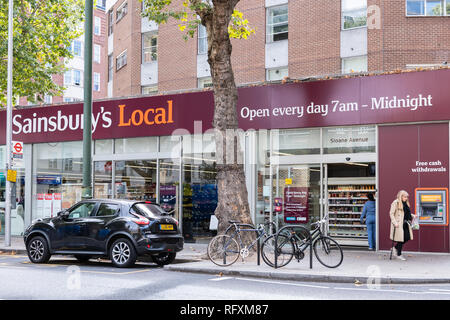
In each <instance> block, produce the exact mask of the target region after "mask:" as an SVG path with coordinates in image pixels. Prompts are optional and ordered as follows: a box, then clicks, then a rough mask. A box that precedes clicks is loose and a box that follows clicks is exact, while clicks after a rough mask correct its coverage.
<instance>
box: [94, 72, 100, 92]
mask: <svg viewBox="0 0 450 320" xmlns="http://www.w3.org/2000/svg"><path fill="white" fill-rule="evenodd" d="M93 89H94V91H100V73H97V72H94V84H93Z"/></svg>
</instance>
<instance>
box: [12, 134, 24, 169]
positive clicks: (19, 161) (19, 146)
mask: <svg viewBox="0 0 450 320" xmlns="http://www.w3.org/2000/svg"><path fill="white" fill-rule="evenodd" d="M23 167H24V162H23V142H22V141H11V168H13V169H17V168H23Z"/></svg>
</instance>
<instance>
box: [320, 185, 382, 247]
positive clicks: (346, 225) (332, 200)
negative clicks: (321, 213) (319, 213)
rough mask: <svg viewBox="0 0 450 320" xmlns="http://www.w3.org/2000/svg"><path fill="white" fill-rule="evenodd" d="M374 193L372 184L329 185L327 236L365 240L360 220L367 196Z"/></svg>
mask: <svg viewBox="0 0 450 320" xmlns="http://www.w3.org/2000/svg"><path fill="white" fill-rule="evenodd" d="M369 193H375V185H374V184H361V185H359V184H352V185H329V186H328V212H329V234H330V235H331V236H332V237H338V238H339V237H341V238H353V239H354V238H356V239H366V238H367V230H366V226H365V224H361V222H360V218H361V213H362V209H363V206H364V204H365V203H366V201H367V200H368V199H367V194H369Z"/></svg>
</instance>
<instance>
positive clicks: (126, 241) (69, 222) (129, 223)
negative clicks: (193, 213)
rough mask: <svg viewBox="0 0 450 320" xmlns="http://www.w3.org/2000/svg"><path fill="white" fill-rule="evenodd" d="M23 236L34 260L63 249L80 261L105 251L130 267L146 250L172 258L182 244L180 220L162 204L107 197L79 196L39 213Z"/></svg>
mask: <svg viewBox="0 0 450 320" xmlns="http://www.w3.org/2000/svg"><path fill="white" fill-rule="evenodd" d="M24 241H25V245H26V248H27V252H28V257H29V258H30V260H31V262H33V263H45V262H47V261H48V260H49V259H50V256H51V255H53V254H64V255H74V256H75V257H76V258H77V259H78V260H79V261H87V260H89V259H90V258H93V257H107V258H109V259H111V261H112V263H113V265H114V266H116V267H130V266H132V265H134V263H135V262H136V260H137V258H138V257H139V256H144V255H148V256H150V257H151V259H152V260H153V262H155V263H157V264H158V265H161V266H162V265H166V264H169V263H171V262H173V260H174V259H175V256H176V252H179V251H181V250H182V249H183V244H184V241H183V237H182V235H181V234H180V232H179V230H178V222H177V221H176V220H175V219H174V218H172V217H171V216H170V215H168V214H167V213H166V212H165V211H164V210H163V209H161V207H160V206H159V205H157V204H155V203H151V202H146V201H130V200H109V199H107V200H85V201H81V202H78V203H77V204H75V205H74V206H73V207H71V208H70V209H68V210H64V211H61V212H59V213H58V216H57V217H54V218H46V219H37V220H35V221H33V223H32V224H31V225H30V226H29V227H28V228H27V230H26V231H25V234H24Z"/></svg>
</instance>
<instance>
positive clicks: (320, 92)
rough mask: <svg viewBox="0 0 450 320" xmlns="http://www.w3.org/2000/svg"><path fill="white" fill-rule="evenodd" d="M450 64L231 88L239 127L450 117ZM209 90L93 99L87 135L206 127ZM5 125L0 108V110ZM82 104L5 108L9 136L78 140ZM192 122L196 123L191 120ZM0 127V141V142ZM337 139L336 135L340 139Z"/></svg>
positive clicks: (28, 140) (27, 139)
mask: <svg viewBox="0 0 450 320" xmlns="http://www.w3.org/2000/svg"><path fill="white" fill-rule="evenodd" d="M449 83H450V69H442V70H435V71H424V72H409V73H402V74H393V75H380V76H367V77H356V78H349V79H335V80H323V81H312V82H303V83H289V84H276V85H266V86H257V87H247V88H240V89H239V100H238V105H237V114H238V121H239V127H240V128H241V129H243V130H249V129H288V128H312V127H328V126H349V125H364V124H377V123H397V122H416V121H434V120H449V119H450V90H448V85H449ZM213 114H214V99H213V93H212V91H202V92H192V93H184V94H175V95H165V96H151V97H139V98H129V99H117V100H107V101H95V102H94V103H93V112H92V132H93V138H94V139H112V138H129V137H142V136H165V135H171V134H173V133H174V132H176V133H177V134H190V133H194V132H195V133H198V131H199V130H200V131H202V132H204V131H206V130H208V129H210V128H211V127H212V121H213ZM0 123H1V124H2V125H1V128H2V129H3V128H5V127H4V125H5V124H6V112H4V111H1V112H0ZM83 123H84V122H83V105H82V104H81V103H80V104H70V105H61V106H49V107H39V108H24V109H19V110H15V111H14V112H13V139H14V140H19V141H23V142H24V143H38V142H50V141H74V140H82V132H83ZM199 123H200V125H199ZM5 131H6V130H0V144H4V143H5V142H4V141H5ZM341 142H342V141H341Z"/></svg>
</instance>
